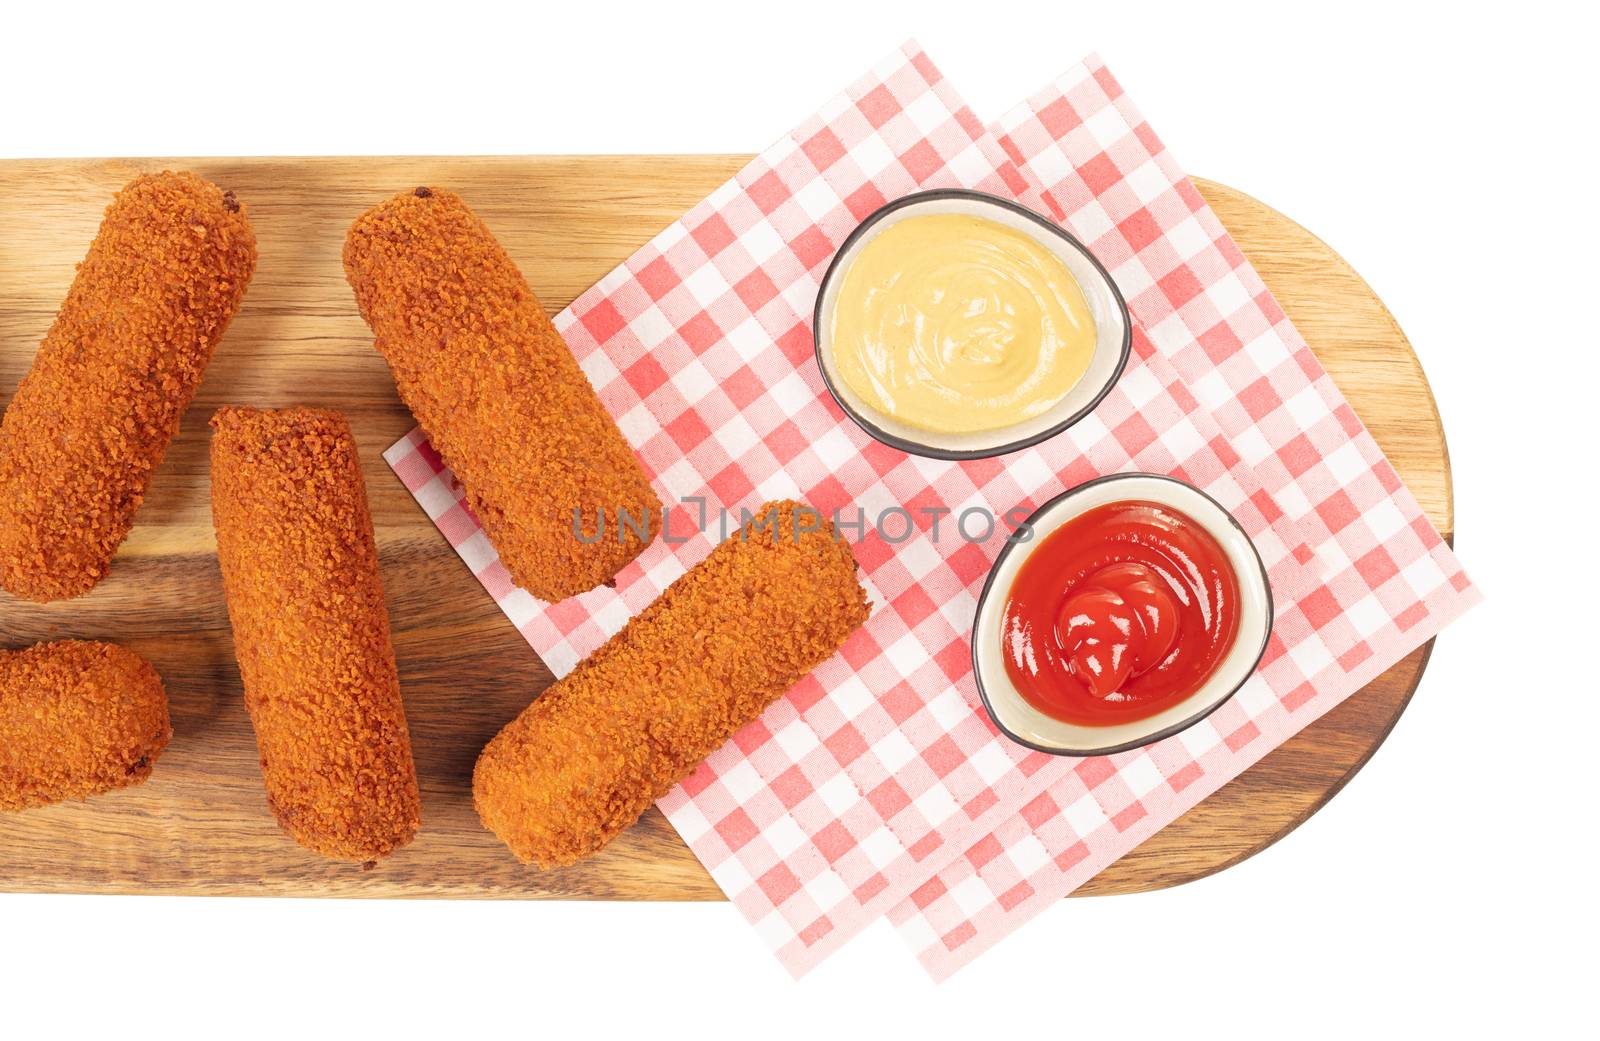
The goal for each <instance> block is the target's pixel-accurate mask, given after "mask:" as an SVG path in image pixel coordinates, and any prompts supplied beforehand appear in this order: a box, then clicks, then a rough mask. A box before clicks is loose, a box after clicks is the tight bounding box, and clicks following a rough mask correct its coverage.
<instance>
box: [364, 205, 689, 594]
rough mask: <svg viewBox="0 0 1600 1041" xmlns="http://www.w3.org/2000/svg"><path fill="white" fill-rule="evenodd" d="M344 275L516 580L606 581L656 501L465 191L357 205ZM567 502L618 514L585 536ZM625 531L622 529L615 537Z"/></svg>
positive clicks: (409, 399) (630, 553)
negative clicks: (599, 534)
mask: <svg viewBox="0 0 1600 1041" xmlns="http://www.w3.org/2000/svg"><path fill="white" fill-rule="evenodd" d="M344 269H345V275H346V277H347V278H348V279H349V280H350V285H351V287H352V288H353V289H354V290H355V295H356V302H357V304H358V305H359V306H360V308H361V313H362V315H363V316H364V317H365V318H366V320H367V324H368V325H370V326H371V327H372V330H373V332H374V333H375V334H376V336H377V342H376V346H377V349H378V351H379V352H380V353H381V354H382V355H383V356H384V358H385V359H386V360H387V361H388V363H389V368H390V370H391V371H392V372H393V373H394V379H395V383H396V384H397V385H398V387H399V389H400V396H401V397H402V398H404V399H405V402H406V405H407V406H409V407H410V409H411V412H412V414H413V415H415V416H416V417H417V421H418V422H419V423H420V424H422V428H423V430H425V431H427V434H428V438H429V440H430V441H432V443H433V447H434V448H435V449H437V450H438V452H439V455H440V456H441V457H442V458H443V459H444V461H445V463H446V464H447V465H448V466H449V467H450V469H451V471H452V472H453V473H454V474H455V476H456V478H457V479H458V480H460V482H461V486H462V488H463V489H464V490H465V493H466V497H467V502H468V505H470V506H471V508H472V511H473V512H474V513H475V514H476V515H477V518H478V521H479V523H481V524H482V525H483V530H484V533H485V534H486V535H487V536H488V538H489V542H490V543H491V544H492V545H493V546H494V548H495V550H496V551H497V552H498V553H499V554H500V559H501V560H502V561H504V562H505V565H506V569H507V570H508V571H509V572H510V574H511V578H512V580H513V581H515V582H516V583H517V584H518V585H519V586H521V587H522V588H524V589H526V590H527V591H528V592H530V593H532V594H533V595H534V596H537V597H539V598H541V599H543V600H549V601H556V600H561V599H564V598H566V597H568V596H571V595H573V594H575V593H581V592H583V591H585V590H587V589H592V588H594V587H595V586H597V585H600V584H601V583H602V582H605V581H607V580H609V579H610V578H611V577H612V576H613V575H615V574H616V573H617V571H618V570H620V569H621V568H622V567H623V566H624V565H625V564H627V563H628V562H629V561H630V560H632V559H633V558H634V557H636V556H638V554H639V551H640V550H642V549H643V548H644V547H645V546H646V545H647V544H648V543H649V541H650V539H651V538H652V537H654V534H655V530H656V529H655V527H654V526H651V527H649V529H648V535H647V537H645V538H643V539H641V538H639V536H638V533H637V531H635V530H634V529H632V528H631V527H630V528H628V529H626V531H625V532H624V531H623V530H622V529H623V527H624V526H623V524H622V523H621V522H620V520H619V517H620V513H621V511H627V513H628V516H629V517H630V518H635V519H644V518H647V517H648V516H650V515H651V513H652V512H655V513H656V514H657V515H658V513H659V510H660V501H659V500H658V499H657V498H656V494H655V492H654V491H653V490H652V489H651V487H650V481H649V479H648V478H647V477H646V476H645V473H644V470H643V469H642V468H641V467H640V465H639V461H638V459H637V458H636V457H635V456H634V454H633V450H632V449H631V448H630V447H629V446H628V443H627V441H625V440H624V439H623V437H622V433H621V431H619V430H618V429H617V425H616V423H615V422H613V421H612V419H611V416H610V415H609V414H608V413H607V412H606V410H605V408H604V406H602V405H601V403H600V399H599V398H598V397H597V396H596V394H595V392H594V388H593V387H591V386H590V385H589V381H588V379H587V378H585V376H584V374H583V370H582V369H580V368H579V367H578V363H577V361H576V360H575V359H574V358H573V356H572V352H571V351H570V350H569V349H568V348H567V345H566V342H565V341H564V340H562V338H561V334H560V333H558V332H557V331H556V329H555V326H554V325H552V324H551V323H550V318H549V316H548V315H546V314H545V310H544V308H543V307H542V306H541V305H540V303H539V299H538V297H536V296H534V294H533V290H531V289H529V288H528V283H527V282H526V281H525V280H524V279H523V277H522V273H521V272H520V271H518V270H517V266H516V265H515V264H514V263H512V261H511V258H510V257H509V256H508V255H507V254H506V251H505V250H504V249H502V248H501V246H500V243H499V242H497V241H495V238H494V236H493V235H492V234H491V233H490V232H489V229H488V228H487V227H485V226H484V223H483V222H482V221H480V220H479V219H478V218H477V217H476V216H474V214H473V213H472V211H471V210H469V209H468V208H467V205H466V203H464V202H462V201H461V198H460V196H458V195H456V194H454V193H453V192H449V191H445V190H444V189H442V188H418V189H417V190H416V191H414V192H407V193H405V194H403V195H399V196H396V197H395V198H393V199H390V200H389V201H388V202H385V203H383V204H382V205H380V206H377V207H375V208H373V209H371V210H368V211H367V212H366V213H364V214H362V215H361V217H360V218H359V219H357V221H356V222H355V224H354V225H353V226H352V227H351V228H350V233H349V235H348V236H347V237H346V239H345V245H344ZM574 511H582V513H581V516H583V517H585V518H589V520H586V521H585V522H584V525H583V530H584V532H585V534H586V535H588V536H593V535H594V534H595V531H594V526H595V523H596V522H595V521H594V520H593V518H594V517H595V515H596V513H597V511H603V516H604V517H605V518H607V519H609V520H610V522H611V524H612V525H613V527H612V528H611V529H609V530H607V531H606V532H605V535H604V537H603V538H591V539H590V540H588V541H584V540H580V539H579V538H578V537H577V536H576V535H575V533H574V529H575V526H576V524H575V521H574ZM619 535H620V536H622V537H619Z"/></svg>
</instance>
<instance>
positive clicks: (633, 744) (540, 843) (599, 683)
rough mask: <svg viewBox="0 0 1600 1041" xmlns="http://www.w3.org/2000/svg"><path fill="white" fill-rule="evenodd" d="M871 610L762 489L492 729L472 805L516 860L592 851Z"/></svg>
mask: <svg viewBox="0 0 1600 1041" xmlns="http://www.w3.org/2000/svg"><path fill="white" fill-rule="evenodd" d="M807 529H813V530H807ZM797 532H798V534H797ZM866 618H867V598H866V594H865V592H863V590H862V588H861V583H860V582H859V581H858V580H857V578H856V562H855V558H854V557H853V556H851V554H850V548H849V547H848V546H847V545H845V543H844V542H842V541H840V540H839V539H837V538H836V537H835V535H834V532H833V530H832V527H831V526H829V525H827V524H826V523H825V522H823V521H822V520H821V518H820V517H818V515H817V513H816V512H815V511H814V510H811V509H810V508H809V507H806V506H802V505H800V504H798V503H794V502H790V501H784V502H776V503H768V504H767V505H766V506H764V507H763V508H762V510H761V511H760V512H759V513H758V514H757V517H756V520H755V522H754V523H752V524H750V525H748V526H747V527H745V528H743V529H741V532H740V534H736V535H734V536H732V537H730V538H729V539H727V540H726V541H725V542H723V543H722V545H720V546H718V547H717V548H716V549H715V550H713V551H712V552H711V555H710V556H708V557H707V558H706V559H705V560H703V561H701V562H700V563H699V564H697V565H695V566H694V567H693V568H691V569H690V570H689V571H688V572H687V573H686V574H684V575H683V576H682V577H680V578H679V579H678V580H677V581H676V582H674V583H673V584H672V585H671V586H670V587H669V588H668V589H667V591H666V592H665V593H663V594H662V595H661V597H660V598H659V599H657V600H656V601H655V603H653V604H651V605H650V606H649V607H646V608H645V609H644V610H643V611H642V612H640V614H639V615H638V617H636V618H634V619H633V620H632V621H630V622H629V623H628V624H627V626H625V627H624V628H623V629H622V631H621V632H619V633H617V634H616V635H615V636H613V637H612V638H611V639H610V640H608V641H606V643H605V644H604V645H603V646H602V647H600V649H599V650H597V651H595V652H594V653H593V654H591V655H590V656H589V657H587V658H585V659H584V660H583V661H582V662H580V663H579V664H578V667H577V668H576V669H574V670H573V671H572V673H571V674H570V675H568V676H567V677H566V678H564V679H562V680H561V681H560V682H558V683H556V684H554V685H552V686H551V687H550V688H549V689H547V690H546V691H545V692H544V693H543V694H542V695H541V696H540V697H539V699H538V700H537V701H535V702H534V703H533V704H532V705H530V706H528V708H527V709H526V710H525V711H524V712H523V713H522V714H521V715H520V716H518V717H517V718H516V719H515V720H513V721H512V722H511V723H510V724H508V725H507V726H506V728H505V729H504V730H502V731H501V732H500V733H499V735H498V736H496V737H495V738H494V740H492V741H490V742H489V745H488V747H486V748H485V749H484V750H483V754H482V755H480V756H479V758H478V765H477V768H476V769H475V770H474V771H473V775H472V796H473V802H474V803H475V804H476V806H477V808H478V815H479V817H481V818H482V820H483V823H484V826H485V827H487V828H488V829H489V830H490V831H492V832H494V833H495V834H496V835H498V836H499V837H500V840H501V841H502V842H504V843H505V844H506V845H507V846H509V847H511V851H512V852H513V853H515V854H516V855H517V857H518V858H520V859H521V860H523V861H525V862H526V861H533V862H535V863H537V864H539V865H540V866H541V867H546V868H548V867H556V866H559V865H564V864H571V863H573V862H574V861H576V860H579V859H581V858H583V857H586V856H588V855H589V854H591V853H594V852H595V851H596V850H598V849H600V847H602V846H604V845H605V844H606V843H607V842H610V841H611V840H612V839H613V838H615V837H616V836H617V835H618V834H620V833H621V832H622V830H623V829H625V828H627V827H628V826H629V825H630V824H632V823H633V822H634V821H636V820H638V819H639V815H640V814H642V813H643V812H644V811H645V809H646V807H648V806H649V805H650V804H651V803H653V802H655V801H656V800H657V799H659V798H661V796H663V795H665V794H666V793H667V792H668V791H670V790H671V789H672V787H673V786H674V785H676V784H677V783H678V782H679V781H681V780H683V779H684V777H686V776H687V775H688V774H689V773H690V772H691V771H693V770H694V768H695V766H696V765H698V764H699V762H700V761H701V760H702V759H704V758H705V757H706V756H708V755H710V754H711V753H712V752H713V751H715V750H716V749H717V748H718V747H720V746H721V745H722V744H723V743H724V742H725V741H727V740H728V739H729V738H730V737H732V736H733V734H734V733H735V731H737V730H739V728H741V727H743V726H744V725H745V724H746V723H749V722H750V721H751V720H753V719H755V718H756V717H757V716H759V715H760V714H761V713H762V711H764V710H765V709H766V708H767V706H768V705H770V704H772V702H773V701H775V700H776V699H777V698H778V697H779V696H780V695H782V694H783V693H784V692H785V691H787V690H788V689H789V688H790V687H792V686H794V685H795V684H796V683H797V682H799V681H800V679H802V678H803V677H804V676H805V675H806V674H807V673H809V672H810V671H811V670H812V669H814V668H816V667H817V666H818V665H819V664H821V663H822V662H823V661H825V660H826V659H827V658H829V657H830V656H832V655H833V653H834V652H835V651H837V650H838V649H839V648H840V646H841V645H843V643H844V642H845V638H846V637H848V636H849V635H850V633H851V632H853V631H854V630H855V629H856V628H857V627H858V626H860V625H861V623H862V622H864V621H866Z"/></svg>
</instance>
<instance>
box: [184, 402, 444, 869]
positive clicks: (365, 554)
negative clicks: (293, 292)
mask: <svg viewBox="0 0 1600 1041" xmlns="http://www.w3.org/2000/svg"><path fill="white" fill-rule="evenodd" d="M211 426H212V428H213V429H214V430H215V431H216V433H215V435H214V437H213V438H212V442H211V510H212V515H213V518H214V519H215V521H216V527H217V558H218V560H219V561H220V562H221V565H222V582H223V587H224V589H225V591H226V593H227V598H228V616H229V618H230V619H231V620H232V622H233V643H234V652H235V654H236V656H237V657H238V659H239V673H240V675H241V676H242V677H243V678H244V700H245V706H246V707H247V708H248V709H249V710H250V720H251V722H252V723H254V724H255V730H256V744H257V745H258V747H259V748H260V751H261V773H262V776H263V777H264V778H265V780H266V786H267V802H268V804H269V805H270V806H271V807H272V812H273V814H274V815H275V816H276V817H277V818H278V823H279V824H281V825H282V826H283V829H284V830H285V831H287V832H288V833H289V834H290V835H292V836H294V838H295V840H296V841H298V842H299V843H300V844H301V845H303V846H306V847H307V848H309V849H312V850H315V851H316V852H318V853H322V854H324V855H326V856H330V857H338V858H342V859H346V860H358V861H368V862H370V861H374V860H377V859H378V858H379V857H383V856H386V855H388V854H389V853H391V852H393V851H394V850H396V849H398V848H399V847H401V846H404V845H405V844H406V843H408V842H410V841H411V839H412V837H413V836H415V835H416V833H417V829H418V828H419V827H420V826H421V823H422V802H421V797H420V795H419V793H418V791H417V771H416V766H415V764H414V763H413V761H412V758H411V733H410V730H409V728H408V727H407V725H406V714H405V707H404V705H403V704H402V703H401V700H400V679H399V674H398V673H397V671H396V669H395V660H394V647H393V645H392V644H391V643H390V638H389V613H388V609H387V608H386V606H385V604H384V598H383V585H382V582H381V581H380V579H379V576H378V550H377V546H376V544H375V542H374V540H373V534H372V514H371V513H370V512H369V509H368V506H367V493H366V486H365V485H364V484H363V483H362V480H361V464H360V460H359V459H358V458H357V456H356V444H355V439H354V438H353V437H352V436H351V433H350V425H349V424H348V423H347V422H345V419H344V417H343V416H342V415H340V414H339V413H337V412H329V411H323V410H319V409H309V408H295V409H285V410H283V411H260V410H256V409H248V408H224V409H221V410H219V411H218V412H217V414H216V415H215V416H214V417H212V420H211Z"/></svg>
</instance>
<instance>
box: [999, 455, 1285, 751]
mask: <svg viewBox="0 0 1600 1041" xmlns="http://www.w3.org/2000/svg"><path fill="white" fill-rule="evenodd" d="M1138 477H1142V478H1148V479H1151V480H1156V481H1166V482H1167V483H1169V484H1176V485H1181V486H1182V487H1184V488H1187V489H1189V490H1190V491H1192V492H1194V493H1196V494H1197V495H1199V496H1200V497H1201V498H1203V499H1205V500H1206V501H1207V502H1209V503H1210V504H1211V505H1213V506H1215V507H1216V508H1217V509H1218V510H1220V511H1221V513H1222V515H1223V516H1224V517H1226V518H1228V523H1229V524H1232V525H1233V526H1234V528H1235V530H1237V531H1238V532H1239V534H1240V535H1243V536H1244V541H1245V545H1247V546H1249V547H1250V555H1251V556H1253V557H1255V558H1256V567H1257V569H1259V570H1260V572H1261V589H1262V591H1263V592H1264V593H1265V594H1266V598H1267V605H1266V610H1267V624H1266V628H1265V629H1264V630H1263V633H1262V636H1261V648H1260V649H1259V650H1258V651H1256V660H1255V661H1253V662H1251V663H1250V668H1249V669H1248V670H1247V671H1246V672H1245V674H1244V678H1243V679H1241V680H1240V681H1239V682H1238V683H1236V684H1234V685H1233V688H1232V689H1231V690H1229V691H1228V692H1227V693H1226V694H1224V695H1222V696H1221V697H1220V698H1217V699H1216V701H1214V702H1212V703H1211V704H1209V705H1207V706H1205V707H1204V708H1202V709H1201V710H1200V711H1199V712H1197V713H1195V714H1194V715H1192V716H1190V717H1189V718H1188V719H1184V720H1180V721H1179V722H1177V723H1173V724H1172V725H1170V726H1166V727H1163V728H1161V729H1160V730H1158V731H1156V732H1155V733H1153V734H1149V735H1146V736H1145V737H1141V738H1138V739H1137V740H1134V741H1127V742H1124V743H1122V744H1120V745H1108V746H1106V747H1105V748H1095V749H1086V750H1082V751H1080V750H1078V749H1072V748H1053V747H1051V746H1049V745H1040V744H1035V743H1034V742H1032V741H1029V740H1026V739H1025V738H1022V737H1019V736H1018V735H1016V734H1013V733H1012V732H1011V731H1010V730H1008V729H1006V725H1005V724H1004V723H1002V722H1000V717H999V715H998V714H996V712H995V710H994V705H993V704H991V703H990V701H989V692H988V691H987V690H986V689H984V686H983V670H982V668H981V667H980V666H979V664H978V621H979V619H981V618H982V617H983V608H984V605H985V604H987V603H988V602H989V594H990V592H992V590H993V586H994V579H995V576H996V575H997V574H999V573H1000V565H1001V564H1004V563H1005V561H1006V558H1007V557H1008V556H1010V555H1011V551H1012V550H1014V549H1016V548H1017V547H1018V546H1021V545H1025V543H1021V542H1010V541H1007V542H1006V544H1005V547H1004V548H1003V549H1001V550H1000V555H999V556H998V557H996V558H995V561H994V566H993V567H991V568H990V569H989V577H988V578H987V579H985V580H984V583H983V592H981V593H979V594H978V610H977V612H976V614H974V616H973V619H972V636H971V638H970V639H969V640H968V642H969V643H970V644H971V647H972V678H973V680H974V681H975V682H976V683H977V685H978V697H980V698H982V699H983V709H984V711H985V712H987V713H988V714H989V719H990V720H991V721H992V722H993V723H994V725H995V726H996V727H997V728H998V729H999V730H1000V732H1001V733H1002V734H1004V735H1005V736H1006V737H1008V738H1010V739H1011V740H1013V741H1015V742H1016V743H1017V744H1019V745H1022V746H1023V747H1025V748H1031V749H1033V750H1034V751H1035V752H1044V753H1046V754H1047V755H1062V756H1071V757H1072V758H1075V759H1087V758H1089V757H1090V756H1097V755H1115V754H1117V753H1118V752H1129V751H1132V750H1133V749H1135V748H1143V747H1144V746H1145V745H1153V744H1155V743H1156V742H1157V741H1164V740H1166V739H1167V738H1169V737H1171V736H1172V735H1173V734H1176V733H1179V732H1180V731H1184V730H1187V729H1189V728H1190V727H1192V726H1194V725H1195V724H1196V723H1198V722H1200V721H1201V720H1202V719H1204V718H1206V717H1207V716H1209V715H1211V713H1213V712H1215V711H1216V710H1217V709H1219V708H1221V707H1222V706H1223V705H1226V704H1227V703H1228V702H1229V701H1231V700H1232V699H1233V696H1234V695H1235V694H1237V693H1239V688H1240V687H1243V686H1244V685H1245V684H1246V683H1249V682H1250V677H1251V676H1254V675H1255V674H1256V669H1257V668H1258V667H1259V666H1260V665H1261V659H1262V658H1264V657H1266V654H1267V644H1268V643H1270V642H1271V640H1272V627H1273V625H1274V624H1275V622H1276V621H1277V612H1276V609H1275V607H1274V605H1273V601H1272V583H1271V581H1270V580H1268V578H1267V566H1266V565H1265V564H1263V563H1262V562H1261V551H1260V550H1258V549H1256V543H1255V540H1254V539H1252V538H1251V537H1250V534H1249V532H1247V531H1245V530H1244V526H1243V525H1241V524H1240V523H1239V522H1238V520H1237V519H1235V517H1234V516H1233V514H1231V513H1229V512H1228V510H1227V508H1226V507H1224V506H1223V505H1222V504H1221V503H1220V502H1218V501H1217V500H1216V499H1213V498H1212V497H1211V496H1210V495H1207V494H1206V493H1205V492H1204V491H1203V490H1201V489H1199V488H1196V487H1195V486H1194V485H1192V484H1190V483H1189V482H1188V481H1180V480H1178V479H1177V478H1176V477H1168V476H1166V475H1165V474H1152V473H1139V472H1130V473H1120V474H1107V475H1106V476H1104V477H1096V478H1095V479H1094V480H1092V481H1085V482H1084V483H1082V484H1080V485H1078V486H1076V487H1074V488H1068V489H1067V490H1066V491H1064V492H1062V493H1061V494H1060V495H1057V496H1056V497H1055V498H1053V499H1051V500H1050V501H1049V502H1047V503H1045V504H1044V505H1043V506H1040V507H1039V508H1038V509H1037V510H1034V511H1033V512H1032V513H1031V514H1029V515H1028V519H1027V520H1026V521H1024V522H1023V523H1024V524H1028V525H1031V524H1033V523H1034V522H1035V521H1036V520H1038V519H1039V518H1040V517H1041V516H1043V515H1044V514H1045V513H1047V512H1049V511H1050V510H1053V509H1055V507H1056V506H1057V505H1058V504H1060V503H1062V502H1065V501H1066V500H1068V499H1070V498H1072V497H1073V496H1075V495H1077V494H1078V493H1080V492H1082V491H1085V490H1087V489H1089V488H1093V487H1094V486H1095V485H1097V484H1107V483H1109V482H1112V481H1124V480H1128V479H1130V478H1138ZM1172 508H1173V509H1178V507H1176V506H1174V507H1172ZM1179 512H1182V511H1181V510H1180V511H1179ZM1231 649H1232V648H1230V650H1231Z"/></svg>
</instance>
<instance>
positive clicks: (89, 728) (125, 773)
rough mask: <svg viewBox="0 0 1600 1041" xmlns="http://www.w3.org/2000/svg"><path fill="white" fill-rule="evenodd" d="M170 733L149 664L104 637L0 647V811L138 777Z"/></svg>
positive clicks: (163, 695)
mask: <svg viewBox="0 0 1600 1041" xmlns="http://www.w3.org/2000/svg"><path fill="white" fill-rule="evenodd" d="M170 740H172V723H171V721H170V720H169V719H168V716H167V692H166V690H165V689H164V688H163V687H162V686H161V677H160V676H157V675H156V670H155V669H153V668H151V667H150V663H149V662H147V661H145V660H144V659H143V658H141V657H139V656H138V655H137V654H135V653H133V652H132V651H130V650H127V649H125V648H122V647H118V646H116V645H114V644H109V643H91V642H89V641H87V640H63V641H60V642H57V643H41V644H35V645H34V646H32V647H27V648H24V649H22V650H18V651H4V650H0V810H20V809H24V808H26V807H29V806H44V805H47V804H49V803H53V802H61V801H62V800H64V799H86V798H88V797H89V796H91V795H100V794H102V793H104V792H109V791H112V790H113V789H116V788H126V787H128V786H130V785H135V784H143V783H144V781H145V778H147V777H149V776H150V771H151V769H153V768H154V766H155V763H156V760H157V759H158V758H160V756H161V753H162V751H163V750H164V749H165V748H166V747H167V742H168V741H170Z"/></svg>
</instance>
